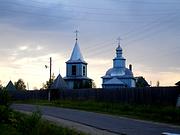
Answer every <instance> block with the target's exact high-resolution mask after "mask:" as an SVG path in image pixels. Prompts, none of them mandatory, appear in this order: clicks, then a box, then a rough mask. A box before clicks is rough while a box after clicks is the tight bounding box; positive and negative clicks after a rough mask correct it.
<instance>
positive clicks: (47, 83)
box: [41, 74, 55, 90]
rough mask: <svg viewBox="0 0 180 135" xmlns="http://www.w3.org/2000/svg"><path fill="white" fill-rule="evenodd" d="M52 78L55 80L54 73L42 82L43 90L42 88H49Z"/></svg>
mask: <svg viewBox="0 0 180 135" xmlns="http://www.w3.org/2000/svg"><path fill="white" fill-rule="evenodd" d="M54 80H55V76H54V74H52V76H51V80H50V79H49V80H48V81H46V83H43V84H42V85H43V86H42V88H41V89H42V90H44V89H48V88H50V86H51V84H52V83H53V82H54Z"/></svg>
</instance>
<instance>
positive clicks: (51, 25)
mask: <svg viewBox="0 0 180 135" xmlns="http://www.w3.org/2000/svg"><path fill="white" fill-rule="evenodd" d="M0 11H1V12H0V20H1V23H8V24H11V25H14V26H16V27H19V28H23V29H28V30H57V28H58V29H61V30H62V29H63V30H67V28H72V27H73V24H72V23H71V22H69V18H71V17H72V14H67V13H66V12H65V11H64V7H63V1H62V2H58V3H57V2H56V3H55V2H53V3H49V2H46V1H43V2H41V3H38V1H37V2H35V1H34V2H32V1H22V0H14V1H11V0H3V1H1V4H0ZM64 28H66V29H64Z"/></svg>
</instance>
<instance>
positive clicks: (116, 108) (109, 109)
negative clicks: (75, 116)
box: [16, 100, 180, 125]
mask: <svg viewBox="0 0 180 135" xmlns="http://www.w3.org/2000/svg"><path fill="white" fill-rule="evenodd" d="M16 103H27V104H37V105H47V106H56V107H63V108H72V109H80V110H85V111H92V112H99V113H106V114H111V115H119V116H126V117H130V118H136V119H142V120H150V121H155V122H164V123H171V124H176V125H180V108H175V107H172V106H155V105H137V104H122V103H110V102H102V101H101V102H98V101H89V100H88V101H80V100H55V101H51V102H48V101H47V100H26V101H18V102H16Z"/></svg>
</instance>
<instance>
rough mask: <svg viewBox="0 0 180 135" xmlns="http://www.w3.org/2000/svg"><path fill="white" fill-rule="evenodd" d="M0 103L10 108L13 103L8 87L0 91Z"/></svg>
mask: <svg viewBox="0 0 180 135" xmlns="http://www.w3.org/2000/svg"><path fill="white" fill-rule="evenodd" d="M0 105H4V106H6V107H8V108H9V106H10V105H11V98H10V96H9V93H8V91H7V90H6V89H3V90H1V91H0Z"/></svg>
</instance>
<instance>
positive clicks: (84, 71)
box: [83, 66, 86, 76]
mask: <svg viewBox="0 0 180 135" xmlns="http://www.w3.org/2000/svg"><path fill="white" fill-rule="evenodd" d="M85 75H86V67H85V66H83V76H85Z"/></svg>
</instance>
